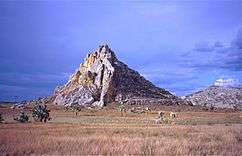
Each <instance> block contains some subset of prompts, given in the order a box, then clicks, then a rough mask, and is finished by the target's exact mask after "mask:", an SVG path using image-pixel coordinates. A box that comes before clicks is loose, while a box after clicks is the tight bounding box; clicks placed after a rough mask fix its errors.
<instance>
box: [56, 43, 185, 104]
mask: <svg viewBox="0 0 242 156" xmlns="http://www.w3.org/2000/svg"><path fill="white" fill-rule="evenodd" d="M54 97H55V100H54V103H56V104H59V105H72V104H79V105H95V106H100V107H102V106H105V105H106V104H108V103H110V102H114V101H127V103H131V104H132V103H138V104H150V103H153V104H164V105H174V104H185V102H184V101H183V100H182V99H180V98H178V97H176V96H174V95H172V94H171V93H169V92H168V91H166V90H165V89H161V88H158V87H156V86H155V85H153V84H152V83H151V82H150V81H148V80H146V79H145V78H144V77H143V76H141V75H140V74H139V73H138V72H137V71H134V70H132V69H130V68H129V67H128V66H127V65H126V64H124V63H122V62H121V61H119V60H118V59H117V57H116V56H115V54H114V52H113V51H112V50H111V49H110V48H109V46H108V45H107V44H104V45H100V46H99V47H98V49H97V50H95V51H94V52H92V53H89V54H88V55H87V56H86V58H85V60H84V63H82V64H81V65H80V67H79V68H78V69H77V70H76V71H75V73H74V74H73V75H72V76H71V77H70V79H69V81H68V82H67V83H66V84H65V85H64V86H60V87H57V88H56V89H55V92H54Z"/></svg>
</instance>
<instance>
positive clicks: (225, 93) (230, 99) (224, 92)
mask: <svg viewBox="0 0 242 156" xmlns="http://www.w3.org/2000/svg"><path fill="white" fill-rule="evenodd" d="M186 100H189V101H191V102H192V104H194V105H201V106H207V107H220V108H241V106H242V88H241V87H223V86H215V85H213V86H210V87H208V88H206V89H204V90H202V91H199V92H196V93H194V94H191V95H188V96H186Z"/></svg>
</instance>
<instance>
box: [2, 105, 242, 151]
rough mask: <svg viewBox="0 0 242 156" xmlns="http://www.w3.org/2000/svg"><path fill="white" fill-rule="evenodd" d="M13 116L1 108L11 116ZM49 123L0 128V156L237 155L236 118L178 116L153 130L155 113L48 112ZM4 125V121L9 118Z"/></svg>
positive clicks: (240, 147) (240, 145)
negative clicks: (171, 122) (170, 122)
mask: <svg viewBox="0 0 242 156" xmlns="http://www.w3.org/2000/svg"><path fill="white" fill-rule="evenodd" d="M16 112H18V110H9V109H7V108H4V109H3V108H1V109H0V113H2V114H3V116H4V113H5V114H8V116H11V115H12V114H13V113H16ZM51 115H52V117H53V120H52V121H51V122H50V123H47V124H44V123H35V122H31V123H27V124H20V123H15V122H13V121H12V120H8V122H9V123H8V124H1V125H0V134H1V136H0V155H170V154H175V155H242V124H241V118H240V117H239V114H238V113H223V112H216V113H214V112H191V111H189V112H179V113H178V118H177V119H176V120H174V121H173V124H168V125H166V124H161V125H157V124H154V122H153V118H154V117H155V116H157V112H156V111H154V112H150V113H148V114H129V113H126V114H123V115H122V114H121V113H119V112H116V111H115V109H104V110H101V111H90V110H85V111H83V112H81V113H80V114H79V115H78V116H77V117H76V116H75V115H74V113H72V112H64V111H63V110H61V109H54V110H53V111H52V112H51ZM9 119H10V118H9Z"/></svg>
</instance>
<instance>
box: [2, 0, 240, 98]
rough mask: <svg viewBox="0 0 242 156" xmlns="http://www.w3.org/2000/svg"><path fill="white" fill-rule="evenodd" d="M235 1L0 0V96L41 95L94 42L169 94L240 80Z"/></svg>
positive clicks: (237, 5)
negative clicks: (221, 81)
mask: <svg viewBox="0 0 242 156" xmlns="http://www.w3.org/2000/svg"><path fill="white" fill-rule="evenodd" d="M241 15H242V1H239V0H230V1H227V0H223V1H219V0H215V1H212V2H211V1H209V0H199V1H191V0H181V1H155V0H154V1H152V0H149V1H148V0H147V1H135V0H132V1H118V0H116V1H111V0H104V1H100V0H98V1H94V0H91V1H87V0H85V1H84V0H83V1H81V0H80V1H57V0H55V1H49V2H48V1H5V0H2V1H0V41H1V42H0V100H6V101H15V100H23V99H33V98H37V97H39V96H45V95H49V94H51V93H52V92H53V90H54V88H55V87H56V86H57V85H62V84H64V83H65V82H66V81H67V80H68V77H69V75H70V74H71V73H73V72H74V71H75V69H76V68H77V67H78V66H79V64H80V63H81V62H82V61H83V59H84V57H85V55H86V53H87V52H90V51H92V50H94V49H96V47H97V46H98V45H99V44H101V43H104V42H105V43H108V44H109V46H110V47H111V48H112V49H113V51H115V53H116V55H117V56H118V58H119V59H120V60H121V61H123V62H125V63H126V64H128V65H129V66H130V67H131V68H133V69H135V70H137V71H139V72H140V73H141V74H142V75H143V76H145V77H146V78H147V79H149V80H150V81H152V82H153V83H154V84H156V85H157V86H160V87H162V88H166V89H167V90H169V91H171V92H172V93H174V94H176V95H186V94H189V93H192V92H194V91H197V90H199V89H202V88H205V87H207V86H209V85H211V84H213V82H214V81H215V80H216V79H219V78H233V79H235V80H238V81H239V82H242V16H241Z"/></svg>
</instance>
